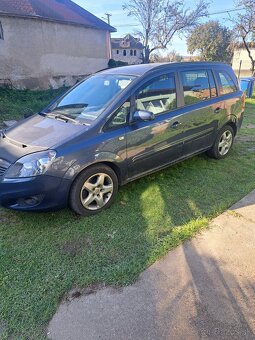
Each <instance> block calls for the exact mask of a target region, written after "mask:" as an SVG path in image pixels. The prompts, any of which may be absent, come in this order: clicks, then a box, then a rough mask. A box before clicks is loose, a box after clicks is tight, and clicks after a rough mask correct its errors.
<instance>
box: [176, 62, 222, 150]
mask: <svg viewBox="0 0 255 340" xmlns="http://www.w3.org/2000/svg"><path fill="white" fill-rule="evenodd" d="M179 76H180V83H181V88H182V92H183V103H182V105H183V108H182V110H181V112H182V114H183V142H184V144H183V155H184V156H188V155H191V154H193V153H196V152H199V151H202V150H205V149H208V148H209V147H210V146H212V144H213V142H214V140H215V136H216V133H217V128H218V121H219V119H220V117H221V115H222V110H223V109H224V103H219V102H218V101H219V100H218V94H217V88H216V84H215V79H214V76H213V73H212V70H211V69H202V68H201V69H195V70H194V68H192V69H186V70H184V71H180V72H179Z"/></svg>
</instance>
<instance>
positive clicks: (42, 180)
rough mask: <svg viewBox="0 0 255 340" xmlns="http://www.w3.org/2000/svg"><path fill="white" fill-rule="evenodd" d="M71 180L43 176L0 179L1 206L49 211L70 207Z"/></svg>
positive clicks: (23, 209)
mask: <svg viewBox="0 0 255 340" xmlns="http://www.w3.org/2000/svg"><path fill="white" fill-rule="evenodd" d="M70 187H71V180H68V179H63V178H58V177H52V176H47V175H41V176H37V177H32V178H18V179H4V178H2V180H1V179H0V205H1V206H3V207H5V208H9V209H14V210H22V211H47V210H56V209H61V208H64V207H66V206H67V205H68V195H69V190H70Z"/></svg>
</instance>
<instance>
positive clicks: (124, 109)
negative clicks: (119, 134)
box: [106, 100, 130, 129]
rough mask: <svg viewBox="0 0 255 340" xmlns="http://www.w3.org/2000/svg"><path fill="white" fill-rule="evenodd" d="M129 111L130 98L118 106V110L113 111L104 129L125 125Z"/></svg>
mask: <svg viewBox="0 0 255 340" xmlns="http://www.w3.org/2000/svg"><path fill="white" fill-rule="evenodd" d="M129 113H130V100H128V101H126V102H125V103H124V104H123V105H122V106H121V107H120V108H118V110H117V111H116V112H115V113H114V115H113V117H112V119H111V120H110V121H109V123H108V124H107V125H106V129H112V128H117V127H120V126H123V125H126V123H127V121H128V116H129Z"/></svg>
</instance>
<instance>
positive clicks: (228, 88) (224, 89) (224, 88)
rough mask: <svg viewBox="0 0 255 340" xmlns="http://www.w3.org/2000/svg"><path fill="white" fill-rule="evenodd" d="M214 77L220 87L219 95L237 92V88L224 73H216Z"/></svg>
mask: <svg viewBox="0 0 255 340" xmlns="http://www.w3.org/2000/svg"><path fill="white" fill-rule="evenodd" d="M216 75H217V78H218V82H219V87H220V95H224V94H228V93H232V92H236V91H237V87H236V85H235V83H234V81H233V79H232V78H231V77H230V75H229V74H228V73H227V72H225V71H216Z"/></svg>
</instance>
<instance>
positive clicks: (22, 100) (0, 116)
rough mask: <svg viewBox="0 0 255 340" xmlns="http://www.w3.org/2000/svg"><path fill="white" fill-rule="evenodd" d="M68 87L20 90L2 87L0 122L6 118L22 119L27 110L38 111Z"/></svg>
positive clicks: (0, 91)
mask: <svg viewBox="0 0 255 340" xmlns="http://www.w3.org/2000/svg"><path fill="white" fill-rule="evenodd" d="M64 91H66V88H60V89H58V90H52V89H50V90H47V91H30V90H26V91H19V90H10V89H6V88H0V123H1V122H2V121H4V120H13V119H15V120H16V119H20V118H22V117H23V115H24V113H25V112H27V110H29V109H30V110H32V111H33V112H38V111H39V110H41V109H42V108H44V107H45V106H46V105H47V104H49V102H51V101H52V100H53V99H54V98H55V97H57V96H59V95H60V94H61V93H63V92H64Z"/></svg>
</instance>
